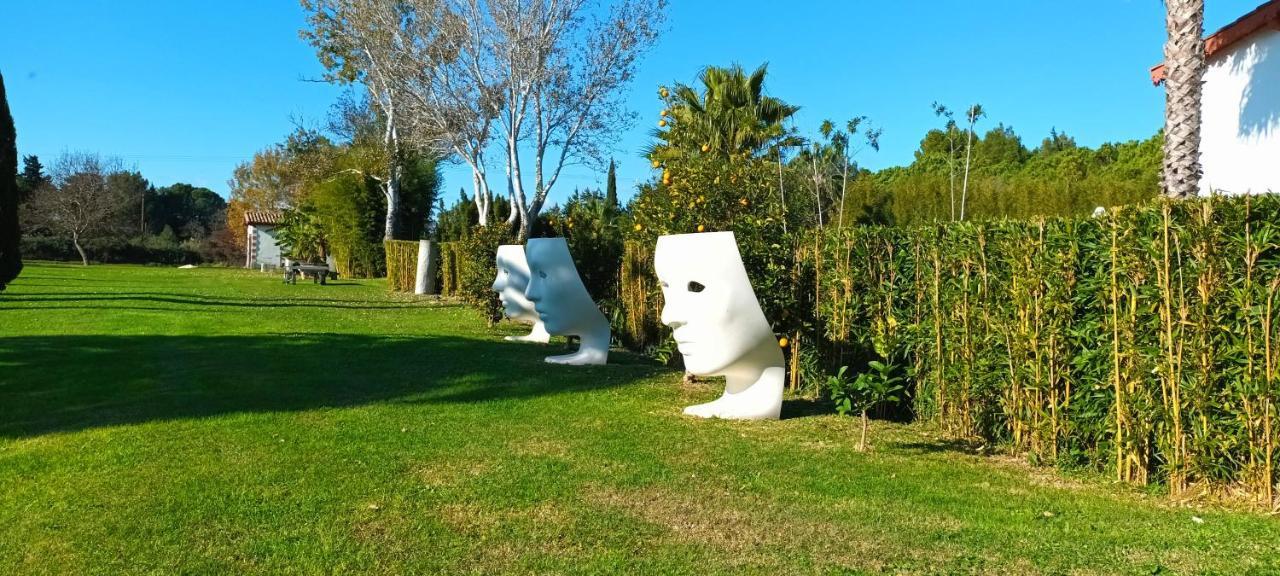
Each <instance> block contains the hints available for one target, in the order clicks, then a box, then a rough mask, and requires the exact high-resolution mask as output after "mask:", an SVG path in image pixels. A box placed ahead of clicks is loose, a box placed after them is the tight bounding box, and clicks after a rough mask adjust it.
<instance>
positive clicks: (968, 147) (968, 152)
mask: <svg viewBox="0 0 1280 576" xmlns="http://www.w3.org/2000/svg"><path fill="white" fill-rule="evenodd" d="M972 159H973V123H970V124H969V142H968V143H967V144H965V147H964V186H962V187H961V188H960V220H961V221H964V204H965V202H966V201H967V200H968V198H969V163H970V161H971V160H972Z"/></svg>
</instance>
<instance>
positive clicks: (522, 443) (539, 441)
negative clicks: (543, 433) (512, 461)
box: [509, 438, 570, 458]
mask: <svg viewBox="0 0 1280 576" xmlns="http://www.w3.org/2000/svg"><path fill="white" fill-rule="evenodd" d="M509 445H510V448H511V452H512V453H514V454H516V455H519V456H525V457H530V458H567V457H568V456H569V453H570V447H569V443H568V442H565V441H563V440H558V439H555V438H525V439H522V440H519V441H513V442H511V443H510V444H509Z"/></svg>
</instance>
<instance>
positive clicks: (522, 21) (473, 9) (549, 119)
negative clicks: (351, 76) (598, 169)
mask: <svg viewBox="0 0 1280 576" xmlns="http://www.w3.org/2000/svg"><path fill="white" fill-rule="evenodd" d="M461 1H462V2H463V5H464V6H465V10H464V13H465V14H467V15H468V17H469V18H468V19H469V20H472V21H471V22H470V23H471V25H472V26H480V27H483V29H485V30H486V32H484V33H481V34H480V36H479V38H480V39H481V40H482V43H481V44H480V47H482V48H483V49H484V53H483V55H481V56H480V59H479V61H480V62H481V63H482V65H481V66H478V67H477V68H476V71H478V72H481V73H483V74H486V76H487V77H489V78H493V79H496V81H497V84H498V86H499V87H500V91H499V92H500V95H501V103H502V107H501V110H500V113H499V114H498V115H497V119H498V121H497V128H498V132H499V134H500V135H501V137H502V138H501V139H502V144H503V152H504V154H505V156H506V176H507V193H508V195H509V196H510V198H511V203H512V207H513V211H514V212H516V213H517V215H518V218H519V225H520V238H522V239H523V238H527V237H528V235H529V231H530V229H531V227H532V224H533V222H534V221H536V219H537V217H538V214H539V213H540V212H541V211H542V207H543V205H544V204H545V202H546V199H547V195H548V194H550V192H551V190H553V189H554V188H555V185H556V183H557V181H558V180H559V178H560V175H561V173H562V171H563V169H564V167H565V166H567V165H570V164H574V163H588V164H603V162H604V159H605V157H606V156H607V153H606V151H607V150H608V149H609V148H610V147H611V146H610V144H611V142H610V139H611V138H612V137H613V136H615V135H616V134H617V133H618V132H619V131H621V130H622V129H624V128H625V127H626V126H628V125H629V122H631V121H632V120H633V118H632V117H631V116H630V115H629V114H627V112H626V111H625V109H624V108H623V105H622V102H621V99H620V92H621V89H622V88H623V87H624V86H625V85H626V84H627V83H628V82H629V81H630V80H631V78H632V76H633V75H634V70H635V65H636V62H637V59H638V58H639V56H640V55H641V54H643V53H644V52H645V51H646V50H647V49H648V48H649V47H650V46H652V45H653V43H654V42H655V41H656V40H657V37H658V33H659V30H660V27H661V25H662V22H663V19H664V16H663V14H664V10H665V8H666V0H621V1H619V2H616V3H613V4H612V5H610V6H608V8H607V9H606V8H605V7H603V6H601V5H599V4H598V3H596V2H591V1H589V0H461ZM526 144H527V145H528V147H529V148H530V149H526V148H525V145H526ZM526 152H527V153H529V154H530V157H531V158H532V161H533V171H534V174H533V189H532V190H529V189H527V188H526V186H525V173H524V168H523V166H522V164H521V162H522V153H526Z"/></svg>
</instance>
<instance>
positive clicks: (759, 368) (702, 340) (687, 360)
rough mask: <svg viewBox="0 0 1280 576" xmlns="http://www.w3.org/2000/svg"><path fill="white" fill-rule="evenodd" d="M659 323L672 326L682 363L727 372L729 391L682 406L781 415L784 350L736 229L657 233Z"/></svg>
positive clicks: (705, 412)
mask: <svg viewBox="0 0 1280 576" xmlns="http://www.w3.org/2000/svg"><path fill="white" fill-rule="evenodd" d="M653 264H654V268H655V269H656V270H657V273H658V279H659V280H660V281H661V282H662V295H663V299H664V300H665V303H664V304H663V307H662V323H663V324H666V325H667V326H670V327H671V328H672V334H673V336H674V337H675V340H676V345H677V346H678V347H679V348H680V354H681V355H682V356H684V365H685V369H686V370H688V371H689V373H691V374H694V375H697V376H724V377H725V390H724V395H723V396H721V397H720V398H719V399H717V400H715V401H713V402H708V403H706V404H698V405H696V406H689V407H688V408H685V409H684V413H685V414H688V415H691V416H699V417H702V418H728V419H736V420H776V419H777V418H778V417H779V415H780V414H781V412H782V388H783V380H784V376H785V372H784V370H783V359H782V351H781V350H780V349H779V348H778V341H777V340H776V339H774V335H773V331H772V329H770V327H769V321H768V320H766V319H765V317H764V312H763V311H762V310H761V309H760V302H759V301H758V300H756V294H755V291H754V290H752V289H751V281H750V280H749V279H748V278H747V269H746V267H745V266H743V264H742V255H741V254H739V252H738V243H737V241H736V240H735V238H734V236H733V232H709V233H705V234H680V235H674V236H662V237H660V238H658V246H657V248H656V249H655V250H654V253H653Z"/></svg>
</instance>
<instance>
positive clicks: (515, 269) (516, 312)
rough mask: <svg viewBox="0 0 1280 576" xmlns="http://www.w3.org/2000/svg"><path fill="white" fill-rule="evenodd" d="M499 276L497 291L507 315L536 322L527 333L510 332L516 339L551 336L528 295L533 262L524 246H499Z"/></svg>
mask: <svg viewBox="0 0 1280 576" xmlns="http://www.w3.org/2000/svg"><path fill="white" fill-rule="evenodd" d="M497 265H498V276H497V277H496V278H494V279H493V286H492V288H493V291H494V292H497V293H498V300H500V301H502V312H503V314H506V316H507V318H510V319H512V320H515V321H516V322H524V323H525V324H533V330H530V331H529V333H528V334H526V335H524V336H507V340H510V341H512V342H541V343H543V344H546V343H547V342H549V341H550V340H551V335H550V334H547V330H546V328H543V326H542V320H540V319H539V318H538V312H537V311H536V310H534V309H533V302H530V301H529V299H528V298H525V297H524V289H525V288H527V287H528V286H529V262H528V261H526V260H525V258H524V246H521V245H519V244H504V245H502V246H499V247H498V256H497Z"/></svg>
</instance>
